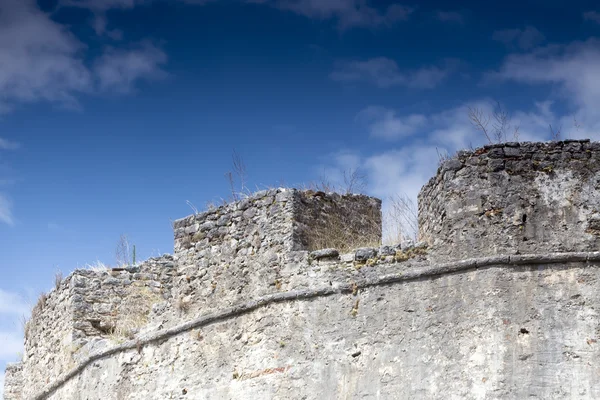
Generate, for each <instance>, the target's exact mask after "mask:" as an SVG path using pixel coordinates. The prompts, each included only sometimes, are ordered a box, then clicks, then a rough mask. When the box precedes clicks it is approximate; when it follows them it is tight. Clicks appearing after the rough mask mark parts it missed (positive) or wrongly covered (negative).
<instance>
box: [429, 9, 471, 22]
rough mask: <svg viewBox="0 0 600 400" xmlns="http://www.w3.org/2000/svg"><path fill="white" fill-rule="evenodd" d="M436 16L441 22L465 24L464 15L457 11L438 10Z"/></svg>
mask: <svg viewBox="0 0 600 400" xmlns="http://www.w3.org/2000/svg"><path fill="white" fill-rule="evenodd" d="M435 17H436V18H437V19H438V20H439V21H441V22H449V23H455V24H461V25H462V24H464V23H465V18H464V16H463V15H462V14H461V13H459V12H457V11H438V12H436V13H435Z"/></svg>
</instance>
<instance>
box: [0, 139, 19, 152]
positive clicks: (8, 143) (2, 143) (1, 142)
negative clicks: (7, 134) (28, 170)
mask: <svg viewBox="0 0 600 400" xmlns="http://www.w3.org/2000/svg"><path fill="white" fill-rule="evenodd" d="M19 147H20V146H19V143H17V142H13V141H12V140H8V139H3V138H0V150H16V149H18V148H19Z"/></svg>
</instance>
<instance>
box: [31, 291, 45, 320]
mask: <svg viewBox="0 0 600 400" xmlns="http://www.w3.org/2000/svg"><path fill="white" fill-rule="evenodd" d="M47 302H48V295H47V294H46V293H44V292H42V293H40V295H39V297H38V300H37V303H35V306H34V307H33V310H32V311H31V316H32V317H33V316H36V315H39V314H41V313H42V312H43V311H44V309H45V308H46V303H47Z"/></svg>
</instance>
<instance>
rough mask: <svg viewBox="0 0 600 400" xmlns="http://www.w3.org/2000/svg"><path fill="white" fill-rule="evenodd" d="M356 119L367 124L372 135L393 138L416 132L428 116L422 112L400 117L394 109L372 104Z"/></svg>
mask: <svg viewBox="0 0 600 400" xmlns="http://www.w3.org/2000/svg"><path fill="white" fill-rule="evenodd" d="M356 120H357V121H358V122H360V123H363V124H365V125H366V126H367V128H368V131H369V134H370V135H371V136H373V137H378V138H382V139H388V140H393V139H398V138H402V137H407V136H410V135H412V134H414V133H415V132H416V131H417V130H418V129H420V128H422V127H423V125H424V124H425V122H426V121H427V118H426V117H425V116H424V115H422V114H410V115H406V116H402V117H399V116H398V115H397V114H396V112H395V111H394V110H391V109H388V108H385V107H378V106H370V107H367V108H365V109H364V110H362V111H361V112H359V113H358V115H357V116H356Z"/></svg>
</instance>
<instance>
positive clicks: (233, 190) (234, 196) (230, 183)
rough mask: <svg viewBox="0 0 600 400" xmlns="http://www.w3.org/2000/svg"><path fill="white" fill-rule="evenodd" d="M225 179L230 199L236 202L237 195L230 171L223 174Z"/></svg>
mask: <svg viewBox="0 0 600 400" xmlns="http://www.w3.org/2000/svg"><path fill="white" fill-rule="evenodd" d="M225 177H226V178H227V181H228V182H229V190H230V191H231V198H232V199H233V201H238V200H239V198H238V194H237V191H236V190H235V180H234V179H233V174H232V173H231V171H227V172H226V173H225Z"/></svg>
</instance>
